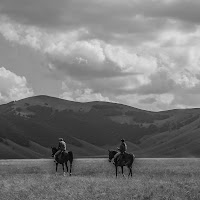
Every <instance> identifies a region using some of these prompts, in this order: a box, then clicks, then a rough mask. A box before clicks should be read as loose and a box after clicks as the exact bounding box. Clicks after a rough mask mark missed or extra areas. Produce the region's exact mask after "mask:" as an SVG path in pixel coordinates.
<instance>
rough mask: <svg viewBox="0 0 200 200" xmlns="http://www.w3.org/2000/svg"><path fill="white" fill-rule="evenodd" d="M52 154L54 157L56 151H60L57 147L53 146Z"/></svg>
mask: <svg viewBox="0 0 200 200" xmlns="http://www.w3.org/2000/svg"><path fill="white" fill-rule="evenodd" d="M51 151H52V154H51V156H52V157H54V155H55V153H56V152H57V151H58V149H57V148H56V147H51Z"/></svg>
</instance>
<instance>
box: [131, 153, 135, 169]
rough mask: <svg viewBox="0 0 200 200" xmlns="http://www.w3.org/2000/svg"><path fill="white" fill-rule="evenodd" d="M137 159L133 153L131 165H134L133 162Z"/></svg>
mask: <svg viewBox="0 0 200 200" xmlns="http://www.w3.org/2000/svg"><path fill="white" fill-rule="evenodd" d="M134 160H135V155H134V154H131V160H130V165H131V166H132V164H133V162H134Z"/></svg>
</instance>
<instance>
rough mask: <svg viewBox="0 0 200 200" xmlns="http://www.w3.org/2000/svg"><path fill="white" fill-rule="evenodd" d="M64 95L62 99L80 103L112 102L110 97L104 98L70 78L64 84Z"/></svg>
mask: <svg viewBox="0 0 200 200" xmlns="http://www.w3.org/2000/svg"><path fill="white" fill-rule="evenodd" d="M62 90H63V93H62V94H61V95H60V98H62V99H66V100H72V101H78V102H90V101H110V100H109V98H108V97H104V96H103V95H102V94H101V93H95V92H93V91H92V89H90V88H85V85H84V84H82V83H81V82H79V81H72V80H71V79H70V78H68V79H66V80H65V82H62Z"/></svg>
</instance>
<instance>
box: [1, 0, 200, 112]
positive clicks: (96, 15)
mask: <svg viewBox="0 0 200 200" xmlns="http://www.w3.org/2000/svg"><path fill="white" fill-rule="evenodd" d="M199 11H200V1H199V0H123V1H122V0H109V1H108V0H95V1H94V0H0V104H2V103H7V102H9V101H12V100H18V99H22V98H25V97H29V96H33V95H40V94H45V95H49V96H55V97H59V98H63V99H67V100H73V101H81V102H86V101H110V102H118V103H122V104H126V105H130V106H133V107H137V108H141V109H145V110H153V111H159V110H167V109H174V108H190V107H200V12H199Z"/></svg>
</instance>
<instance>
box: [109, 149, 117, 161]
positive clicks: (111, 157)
mask: <svg viewBox="0 0 200 200" xmlns="http://www.w3.org/2000/svg"><path fill="white" fill-rule="evenodd" d="M116 153H117V151H114V150H108V156H109V159H108V161H109V162H111V160H112V159H113V158H114V155H115V154H116Z"/></svg>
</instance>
